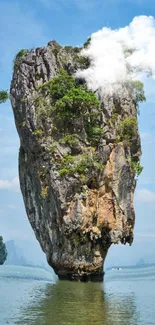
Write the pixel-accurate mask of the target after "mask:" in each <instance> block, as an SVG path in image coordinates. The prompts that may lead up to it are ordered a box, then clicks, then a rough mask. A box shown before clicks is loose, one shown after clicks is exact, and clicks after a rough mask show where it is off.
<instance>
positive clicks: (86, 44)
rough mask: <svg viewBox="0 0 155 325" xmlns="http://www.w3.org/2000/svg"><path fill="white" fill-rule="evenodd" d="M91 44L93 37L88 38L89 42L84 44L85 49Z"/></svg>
mask: <svg viewBox="0 0 155 325" xmlns="http://www.w3.org/2000/svg"><path fill="white" fill-rule="evenodd" d="M90 42H91V37H88V39H87V41H86V42H85V43H84V44H83V46H84V47H85V48H87V47H88V46H89V44H90Z"/></svg>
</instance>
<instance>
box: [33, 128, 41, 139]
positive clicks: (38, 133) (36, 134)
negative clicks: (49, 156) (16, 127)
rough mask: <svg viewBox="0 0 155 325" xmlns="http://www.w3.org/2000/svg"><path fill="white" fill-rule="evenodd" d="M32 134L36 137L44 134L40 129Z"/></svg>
mask: <svg viewBox="0 0 155 325" xmlns="http://www.w3.org/2000/svg"><path fill="white" fill-rule="evenodd" d="M33 134H34V135H35V136H36V137H41V136H42V135H43V134H44V131H43V130H40V129H36V130H35V131H34V132H33Z"/></svg>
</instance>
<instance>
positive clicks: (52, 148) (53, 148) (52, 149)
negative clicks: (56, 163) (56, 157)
mask: <svg viewBox="0 0 155 325" xmlns="http://www.w3.org/2000/svg"><path fill="white" fill-rule="evenodd" d="M56 149H57V146H56V144H51V145H50V149H49V153H50V155H53V153H54V152H55V151H56Z"/></svg>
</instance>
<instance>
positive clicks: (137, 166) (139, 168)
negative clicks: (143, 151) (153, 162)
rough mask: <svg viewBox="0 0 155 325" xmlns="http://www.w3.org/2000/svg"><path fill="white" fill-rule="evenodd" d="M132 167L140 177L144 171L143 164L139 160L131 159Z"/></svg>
mask: <svg viewBox="0 0 155 325" xmlns="http://www.w3.org/2000/svg"><path fill="white" fill-rule="evenodd" d="M131 168H132V170H133V171H134V172H135V176H136V177H138V176H139V175H140V174H141V173H142V171H143V168H144V167H143V166H141V164H140V162H139V161H136V162H135V161H131Z"/></svg>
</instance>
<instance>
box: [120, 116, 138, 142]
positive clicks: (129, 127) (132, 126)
mask: <svg viewBox="0 0 155 325" xmlns="http://www.w3.org/2000/svg"><path fill="white" fill-rule="evenodd" d="M136 134H137V120H136V118H135V117H127V118H125V119H124V120H123V121H122V122H121V123H120V125H119V127H118V139H119V141H123V140H132V138H133V137H134V136H136Z"/></svg>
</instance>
